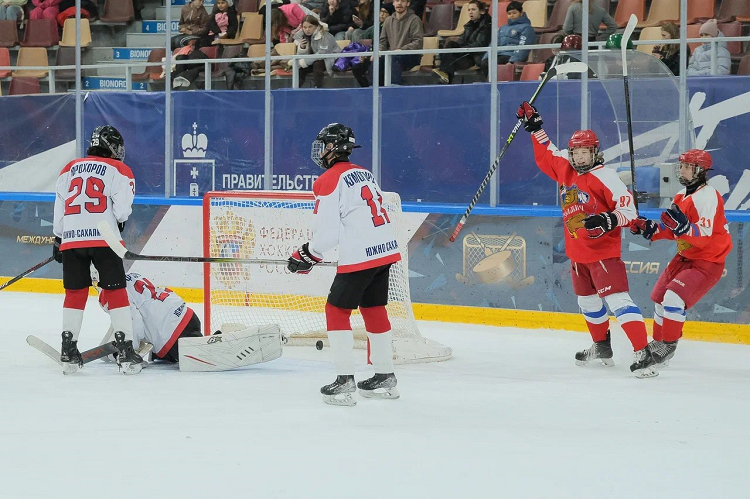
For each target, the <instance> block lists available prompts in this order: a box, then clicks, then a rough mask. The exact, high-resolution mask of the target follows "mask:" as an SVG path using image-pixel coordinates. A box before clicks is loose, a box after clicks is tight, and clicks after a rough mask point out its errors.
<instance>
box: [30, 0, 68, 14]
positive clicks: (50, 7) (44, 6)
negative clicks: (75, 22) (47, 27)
mask: <svg viewBox="0 0 750 499" xmlns="http://www.w3.org/2000/svg"><path fill="white" fill-rule="evenodd" d="M60 1H61V0H31V3H33V4H34V8H33V9H32V10H31V13H30V14H29V19H56V18H57V14H59V13H60V7H59V5H60Z"/></svg>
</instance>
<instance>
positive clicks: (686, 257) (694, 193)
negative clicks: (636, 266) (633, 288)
mask: <svg viewBox="0 0 750 499" xmlns="http://www.w3.org/2000/svg"><path fill="white" fill-rule="evenodd" d="M711 165H712V160H711V155H710V154H709V153H708V152H707V151H702V150H700V149H691V150H689V151H687V152H685V153H683V154H681V155H680V162H679V164H678V166H677V172H676V173H677V179H678V180H679V182H680V184H682V185H684V186H685V188H684V189H683V190H681V191H680V192H679V193H677V195H676V196H675V198H674V200H673V201H672V206H671V208H669V209H668V210H666V211H665V212H664V213H662V215H661V221H660V222H655V221H653V220H648V219H647V218H645V217H638V218H637V219H636V220H635V221H633V224H632V226H631V228H630V231H631V232H632V233H633V234H640V235H642V236H643V237H644V238H646V239H648V240H650V241H657V240H659V239H670V240H677V254H676V255H675V256H674V258H672V261H671V262H669V265H667V268H666V270H665V271H664V272H663V273H662V274H661V276H659V279H658V280H657V281H656V285H655V286H654V290H653V291H652V292H651V300H653V302H654V339H653V341H652V342H651V343H649V350H650V351H651V353H652V354H653V356H654V359H655V360H656V362H657V363H659V364H662V365H664V364H666V363H667V362H668V361H669V359H671V358H672V357H673V356H674V353H675V350H676V349H677V340H679V339H680V337H681V336H682V326H683V325H684V324H685V315H686V313H685V311H686V310H687V309H689V308H690V307H692V306H693V305H695V304H696V303H698V301H699V300H700V299H701V298H703V296H704V295H705V294H706V293H707V292H708V290H709V289H711V288H712V287H714V285H716V283H717V282H719V279H721V275H722V273H723V272H724V260H726V258H727V255H728V254H729V252H730V251H731V250H732V238H731V236H730V235H729V225H728V224H727V219H726V217H725V216H724V200H723V199H722V197H721V194H719V193H718V192H717V191H716V189H714V188H713V187H711V186H710V185H708V183H707V180H706V172H707V171H708V170H710V169H711Z"/></svg>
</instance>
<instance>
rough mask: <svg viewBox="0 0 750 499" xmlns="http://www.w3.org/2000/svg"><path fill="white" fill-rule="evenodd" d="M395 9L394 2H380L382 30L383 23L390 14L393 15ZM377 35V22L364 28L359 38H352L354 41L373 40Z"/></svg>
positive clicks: (381, 29) (381, 30) (381, 27)
mask: <svg viewBox="0 0 750 499" xmlns="http://www.w3.org/2000/svg"><path fill="white" fill-rule="evenodd" d="M394 12H395V10H393V4H392V3H381V4H380V15H379V18H380V32H381V33H382V32H383V23H384V22H385V20H386V19H388V16H392V15H393V13H394ZM373 36H375V24H373V25H372V26H370V27H369V28H367V29H364V30H362V35H361V38H360V39H359V40H355V39H354V38H352V41H353V42H357V41H360V40H372V37H373Z"/></svg>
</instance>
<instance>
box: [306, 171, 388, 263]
mask: <svg viewBox="0 0 750 499" xmlns="http://www.w3.org/2000/svg"><path fill="white" fill-rule="evenodd" d="M313 194H314V195H315V208H314V211H313V239H312V241H310V245H309V249H310V251H311V252H312V253H313V254H314V255H315V256H317V257H318V258H322V255H323V253H325V252H326V251H328V250H330V249H332V248H334V247H335V246H336V245H338V246H339V265H338V270H337V272H338V273H348V272H356V271H358V270H364V269H371V268H374V267H379V266H381V265H386V264H389V263H395V262H397V261H399V260H400V259H401V253H400V252H399V247H398V242H397V241H396V231H395V230H394V228H393V224H392V223H391V220H390V218H389V216H388V213H387V212H386V210H385V208H384V207H383V195H382V194H381V191H380V187H379V186H378V183H377V182H376V181H375V177H373V175H372V173H370V172H369V171H368V170H365V169H364V168H362V167H361V166H357V165H355V164H353V163H348V162H340V163H336V164H335V165H333V166H332V167H331V168H329V169H328V170H326V171H325V173H323V175H321V176H320V177H318V178H317V180H315V183H314V184H313Z"/></svg>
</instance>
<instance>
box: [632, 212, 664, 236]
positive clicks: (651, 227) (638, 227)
mask: <svg viewBox="0 0 750 499" xmlns="http://www.w3.org/2000/svg"><path fill="white" fill-rule="evenodd" d="M657 232H659V224H658V223H656V222H654V221H653V220H649V219H648V218H646V217H638V218H636V219H635V220H633V223H632V224H631V225H630V233H631V234H640V235H642V236H643V237H644V239H648V240H649V241H650V240H651V238H652V237H654V234H656V233H657Z"/></svg>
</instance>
